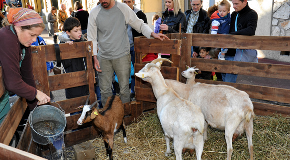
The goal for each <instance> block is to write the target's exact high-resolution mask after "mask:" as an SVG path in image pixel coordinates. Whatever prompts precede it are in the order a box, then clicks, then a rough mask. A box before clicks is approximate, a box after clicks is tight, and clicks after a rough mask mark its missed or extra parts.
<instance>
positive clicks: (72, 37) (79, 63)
mask: <svg viewBox="0 0 290 160" xmlns="http://www.w3.org/2000/svg"><path fill="white" fill-rule="evenodd" d="M63 30H64V32H63V33H62V34H61V35H59V40H60V43H69V44H73V42H81V41H84V40H83V38H82V30H81V23H80V21H79V20H78V19H77V18H74V17H70V18H67V19H66V20H65V22H64V24H63ZM61 62H62V65H63V67H64V70H65V72H66V73H69V72H76V71H82V70H85V68H86V59H85V58H74V59H66V60H62V61H61ZM88 94H89V88H88V86H87V85H85V86H79V87H74V88H67V89H65V95H66V98H67V99H70V98H75V97H80V96H84V95H88Z"/></svg>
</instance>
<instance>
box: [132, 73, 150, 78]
mask: <svg viewBox="0 0 290 160" xmlns="http://www.w3.org/2000/svg"><path fill="white" fill-rule="evenodd" d="M135 75H136V76H137V77H139V78H145V77H147V76H148V74H147V73H145V72H142V73H139V72H138V73H135Z"/></svg>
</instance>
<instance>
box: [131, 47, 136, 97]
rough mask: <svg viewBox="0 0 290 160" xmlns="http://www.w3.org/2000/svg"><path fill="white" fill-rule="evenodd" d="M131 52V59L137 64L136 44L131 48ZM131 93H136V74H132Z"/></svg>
mask: <svg viewBox="0 0 290 160" xmlns="http://www.w3.org/2000/svg"><path fill="white" fill-rule="evenodd" d="M130 54H131V61H132V64H133V66H134V64H135V50H134V46H133V47H131V48H130ZM131 78H132V79H131V93H135V89H134V87H135V76H132V77H131Z"/></svg>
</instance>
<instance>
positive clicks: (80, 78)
mask: <svg viewBox="0 0 290 160" xmlns="http://www.w3.org/2000/svg"><path fill="white" fill-rule="evenodd" d="M86 72H87V71H77V72H70V73H64V74H58V75H54V76H49V77H48V81H49V89H50V90H51V91H55V90H60V89H65V88H72V87H77V86H83V85H88V84H89V83H88V80H87V76H88V75H87V73H86ZM93 83H94V82H93ZM39 87H42V86H41V85H39Z"/></svg>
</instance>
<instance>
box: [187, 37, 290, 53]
mask: <svg viewBox="0 0 290 160" xmlns="http://www.w3.org/2000/svg"><path fill="white" fill-rule="evenodd" d="M183 34H189V33H183ZM190 35H191V36H192V45H194V46H202V47H214V48H239V49H260V50H276V51H281V50H283V51H290V37H289V36H283V37H279V36H242V35H229V34H227V35H225V34H200V33H191V34H190Z"/></svg>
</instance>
